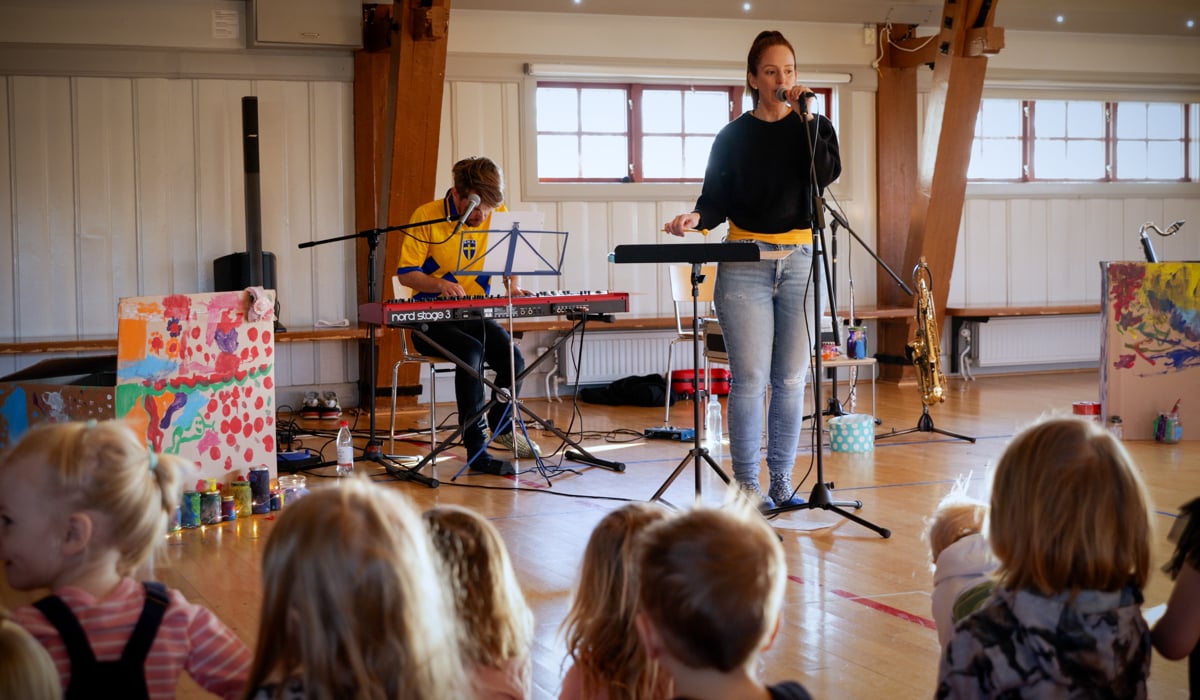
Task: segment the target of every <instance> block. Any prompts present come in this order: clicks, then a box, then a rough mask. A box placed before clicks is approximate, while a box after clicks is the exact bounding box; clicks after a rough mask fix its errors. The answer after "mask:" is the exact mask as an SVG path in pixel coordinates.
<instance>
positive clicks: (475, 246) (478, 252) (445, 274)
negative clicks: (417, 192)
mask: <svg viewBox="0 0 1200 700" xmlns="http://www.w3.org/2000/svg"><path fill="white" fill-rule="evenodd" d="M495 211H508V209H507V208H506V207H505V206H504V205H503V204H501V205H500V206H499V207H497V208H496V209H495ZM456 214H457V212H454V211H452V205H451V202H450V200H449V199H448V198H442V199H437V200H434V201H432V202H428V203H426V204H422V205H421V206H419V207H417V209H416V211H414V212H413V215H412V216H411V217H409V221H410V222H417V221H429V220H431V219H440V221H438V222H437V223H434V224H429V225H426V226H418V227H416V228H410V229H407V230H405V231H402V232H400V233H401V234H402V235H404V242H403V243H401V244H400V263H399V265H398V266H397V268H396V272H397V274H404V273H406V272H412V271H414V270H415V271H420V272H424V273H425V274H427V275H431V276H433V277H441V278H443V279H447V280H450V281H452V282H455V283H457V284H458V285H460V286H461V287H462V288H463V290H464V291H466V293H467V294H468V295H470V296H479V295H487V294H489V293H490V290H491V282H492V275H469V274H457V275H456V274H454V273H455V272H458V271H463V270H470V269H472V268H475V269H479V266H480V265H481V264H482V262H483V257H484V253H485V252H486V251H487V245H488V234H487V233H485V232H486V231H487V230H488V228H489V226H490V225H491V223H492V217H491V216H490V215H489V216H488V217H487V218H486V219H484V220H483V221H482V222H481V223H480V225H479V226H463V227H462V229H461V230H460V231H459V232H458V235H455V236H453V237H451V234H452V233H453V232H454V227H455V226H456V225H457V222H454V221H446V219H447V218H448V217H450V216H453V215H456ZM413 298H414V299H435V298H437V294H433V293H431V292H419V293H417V294H416V295H415V296H414V297H413Z"/></svg>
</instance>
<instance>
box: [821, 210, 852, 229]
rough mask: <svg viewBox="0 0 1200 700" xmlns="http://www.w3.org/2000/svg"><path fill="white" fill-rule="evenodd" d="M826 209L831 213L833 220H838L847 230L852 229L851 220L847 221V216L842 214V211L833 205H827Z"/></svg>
mask: <svg viewBox="0 0 1200 700" xmlns="http://www.w3.org/2000/svg"><path fill="white" fill-rule="evenodd" d="M825 210H826V211H828V212H829V215H830V216H832V217H833V220H834V221H835V222H837V224H838V225H839V226H841V227H842V228H844V229H846V230H849V229H850V224H849V222H847V221H846V217H844V216H842V214H841V212H839V211H838V210H837V209H834V208H833V207H825Z"/></svg>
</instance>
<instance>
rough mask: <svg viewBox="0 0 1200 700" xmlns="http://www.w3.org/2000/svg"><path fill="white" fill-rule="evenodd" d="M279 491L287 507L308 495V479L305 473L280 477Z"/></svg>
mask: <svg viewBox="0 0 1200 700" xmlns="http://www.w3.org/2000/svg"><path fill="white" fill-rule="evenodd" d="M279 491H280V495H282V496H283V506H284V507H285V508H286V507H288V506H290V505H292V504H293V503H295V502H296V501H298V500H300V499H301V498H303V497H305V496H307V495H308V479H306V478H305V477H304V475H303V474H292V475H290V476H281V477H279Z"/></svg>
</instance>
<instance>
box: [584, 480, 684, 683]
mask: <svg viewBox="0 0 1200 700" xmlns="http://www.w3.org/2000/svg"><path fill="white" fill-rule="evenodd" d="M668 515H669V513H668V512H667V511H666V510H665V509H664V508H662V507H661V506H658V505H655V504H651V503H630V504H628V505H624V506H621V507H620V508H618V509H616V510H614V511H612V512H611V513H609V514H608V515H606V516H604V518H602V519H601V520H600V522H599V523H598V524H597V525H596V528H595V529H594V530H592V534H591V536H590V537H589V538H588V543H587V548H586V549H585V550H584V553H583V565H582V567H581V569H580V572H579V583H578V585H577V587H576V590H575V598H574V600H573V601H572V602H571V609H570V611H569V612H568V613H567V617H566V619H565V620H563V630H564V636H565V638H566V644H567V654H568V655H569V656H570V657H571V660H572V661H574V662H575V665H576V667H577V668H578V669H579V671H580V674H581V679H582V681H583V689H584V694H585V695H586V696H594V695H596V694H598V693H599V692H600V691H601V690H605V691H607V693H608V697H609V700H619V699H621V698H650V697H655V696H656V695H657V694H658V693H659V691H660V689H661V688H662V687H663V685H662V684H663V681H662V680H660V678H661V677H662V676H663V675H664V674H663V673H662V672H661V670H660V669H659V666H658V664H657V663H655V662H654V661H652V660H651V659H649V658H648V657H647V655H646V651H645V648H644V647H643V646H642V642H641V638H640V637H639V636H638V633H637V626H636V623H635V622H634V620H635V618H636V615H637V590H638V589H637V577H636V570H637V546H636V538H637V537H638V536H639V535H640V534H641V533H642V532H643V531H644V530H645V529H646V528H647V527H648V526H650V525H651V524H653V523H656V522H659V521H662V520H665V519H666V518H667V517H668Z"/></svg>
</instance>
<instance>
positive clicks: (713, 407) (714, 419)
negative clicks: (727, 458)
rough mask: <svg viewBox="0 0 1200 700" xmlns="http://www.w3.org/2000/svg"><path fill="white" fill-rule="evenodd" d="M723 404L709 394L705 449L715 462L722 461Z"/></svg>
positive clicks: (705, 417) (705, 423)
mask: <svg viewBox="0 0 1200 700" xmlns="http://www.w3.org/2000/svg"><path fill="white" fill-rule="evenodd" d="M721 432H722V428H721V402H720V401H719V400H718V399H717V397H716V396H713V395H712V394H709V396H708V410H707V413H706V414H705V416H704V447H705V448H706V449H708V454H709V456H710V457H712V458H713V461H716V462H720V461H721Z"/></svg>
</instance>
